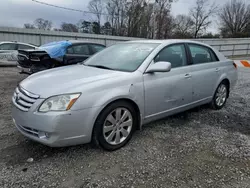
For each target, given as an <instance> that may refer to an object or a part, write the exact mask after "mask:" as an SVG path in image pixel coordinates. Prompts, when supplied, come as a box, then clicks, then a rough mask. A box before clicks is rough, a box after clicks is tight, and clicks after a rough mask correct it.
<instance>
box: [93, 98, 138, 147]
mask: <svg viewBox="0 0 250 188" xmlns="http://www.w3.org/2000/svg"><path fill="white" fill-rule="evenodd" d="M136 118H137V115H136V111H135V109H134V108H133V107H132V106H131V105H130V104H129V103H127V102H123V101H119V102H115V103H112V104H111V105H109V106H108V107H106V108H105V109H104V110H103V111H102V112H101V114H100V115H99V116H98V118H97V120H96V123H95V126H94V130H93V141H94V143H95V144H96V145H99V146H101V147H102V148H103V149H106V150H110V151H113V150H116V149H119V148H121V147H123V146H124V145H125V144H126V143H127V142H128V141H129V140H130V139H131V137H132V134H133V132H134V130H135V127H136V123H137V120H136Z"/></svg>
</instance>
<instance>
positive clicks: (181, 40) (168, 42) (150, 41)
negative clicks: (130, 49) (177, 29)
mask: <svg viewBox="0 0 250 188" xmlns="http://www.w3.org/2000/svg"><path fill="white" fill-rule="evenodd" d="M126 42H127V43H155V44H165V45H168V44H175V43H193V44H198V45H203V46H208V47H210V46H209V45H207V44H205V43H202V42H197V41H192V40H187V39H166V40H152V39H151V40H134V41H126Z"/></svg>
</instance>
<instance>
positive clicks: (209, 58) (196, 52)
mask: <svg viewBox="0 0 250 188" xmlns="http://www.w3.org/2000/svg"><path fill="white" fill-rule="evenodd" d="M189 49H190V52H191V56H192V59H193V64H201V63H208V62H216V61H218V59H217V57H216V56H215V54H214V53H213V52H212V50H210V49H209V48H207V47H205V46H201V45H195V44H189Z"/></svg>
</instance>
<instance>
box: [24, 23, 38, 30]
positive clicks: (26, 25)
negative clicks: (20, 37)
mask: <svg viewBox="0 0 250 188" xmlns="http://www.w3.org/2000/svg"><path fill="white" fill-rule="evenodd" d="M23 28H26V29H35V26H34V25H33V24H29V23H26V24H24V25H23Z"/></svg>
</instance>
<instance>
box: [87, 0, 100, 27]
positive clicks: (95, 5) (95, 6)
mask: <svg viewBox="0 0 250 188" xmlns="http://www.w3.org/2000/svg"><path fill="white" fill-rule="evenodd" d="M103 7H104V4H103V0H91V1H90V2H89V5H88V9H89V11H91V12H93V13H94V14H95V15H96V18H97V22H98V24H99V25H100V24H101V17H102V13H103Z"/></svg>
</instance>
